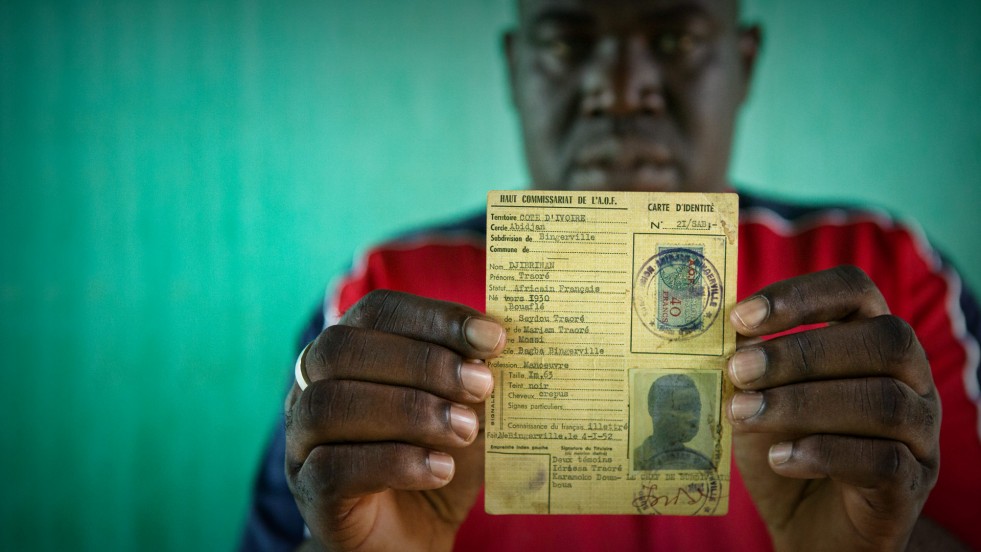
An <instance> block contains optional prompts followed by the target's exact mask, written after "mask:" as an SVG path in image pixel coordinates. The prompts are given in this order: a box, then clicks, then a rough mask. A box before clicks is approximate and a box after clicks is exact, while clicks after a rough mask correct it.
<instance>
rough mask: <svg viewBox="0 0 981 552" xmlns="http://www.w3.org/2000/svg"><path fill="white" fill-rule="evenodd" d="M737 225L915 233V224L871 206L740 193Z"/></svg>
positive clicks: (778, 229)
mask: <svg viewBox="0 0 981 552" xmlns="http://www.w3.org/2000/svg"><path fill="white" fill-rule="evenodd" d="M739 222H740V224H742V225H761V226H766V227H769V228H771V229H772V230H774V231H775V232H777V233H779V234H797V233H802V232H806V231H809V230H814V229H819V228H822V227H842V226H854V225H868V226H869V227H870V228H877V229H880V230H902V231H905V232H908V231H910V227H914V231H915V224H912V223H909V222H908V221H900V220H899V219H898V218H897V217H896V216H894V215H893V214H891V213H889V212H888V211H886V210H884V209H881V208H878V207H876V206H872V205H858V204H852V203H845V202H829V201H801V200H789V199H786V198H781V197H778V196H769V195H764V194H759V193H756V192H740V193H739Z"/></svg>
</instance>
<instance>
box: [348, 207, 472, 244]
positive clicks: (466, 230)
mask: <svg viewBox="0 0 981 552" xmlns="http://www.w3.org/2000/svg"><path fill="white" fill-rule="evenodd" d="M486 220H487V215H486V213H485V211H478V212H473V213H470V214H467V215H464V216H461V217H457V218H455V219H451V220H449V221H444V222H441V223H436V224H432V225H428V226H422V227H418V228H413V229H410V230H408V231H406V232H402V233H400V234H396V235H395V236H393V237H391V238H388V239H386V240H383V241H381V242H379V243H377V244H375V245H372V246H371V247H369V248H368V249H367V250H366V253H365V254H372V253H377V252H399V251H407V250H412V249H416V248H420V247H426V246H459V245H462V246H479V247H483V246H484V239H485V237H486V235H487V226H486V222H485V221H486Z"/></svg>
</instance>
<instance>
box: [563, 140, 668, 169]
mask: <svg viewBox="0 0 981 552" xmlns="http://www.w3.org/2000/svg"><path fill="white" fill-rule="evenodd" d="M673 161H674V156H673V155H671V150H670V149H669V148H668V147H667V146H665V145H663V144H660V143H657V142H652V141H648V140H643V139H641V138H610V139H607V140H602V141H600V142H596V143H592V144H588V145H586V146H584V147H582V148H581V149H580V150H579V152H578V153H577V154H576V155H575V156H574V157H573V166H574V168H576V167H580V166H599V167H618V168H637V167H639V166H641V165H655V166H665V165H668V164H671V163H672V162H673Z"/></svg>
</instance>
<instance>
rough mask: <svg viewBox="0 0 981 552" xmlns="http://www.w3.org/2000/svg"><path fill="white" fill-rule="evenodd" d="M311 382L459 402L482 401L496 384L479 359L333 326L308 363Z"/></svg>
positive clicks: (307, 358)
mask: <svg viewBox="0 0 981 552" xmlns="http://www.w3.org/2000/svg"><path fill="white" fill-rule="evenodd" d="M304 364H305V372H306V375H307V378H308V380H309V381H310V382H311V383H312V382H316V381H320V380H325V379H329V380H358V381H366V382H375V383H385V384H389V385H401V386H406V387H412V388H415V389H420V390H423V391H427V392H429V393H433V394H435V395H438V396H440V397H443V398H445V399H448V400H451V401H456V402H468V403H474V402H480V401H483V400H484V399H486V398H487V395H489V394H490V391H491V388H492V387H493V385H494V379H493V376H492V375H491V372H490V370H489V369H488V368H487V366H485V365H484V363H483V361H480V360H465V359H464V358H463V357H461V356H460V355H459V354H457V353H455V352H453V351H452V350H450V349H448V348H446V347H443V346H440V345H436V344H433V343H429V342H426V341H417V340H414V339H410V338H408V337H402V336H399V335H393V334H386V333H383V332H379V331H376V330H368V329H362V328H355V327H352V326H331V327H329V328H327V329H326V330H324V331H323V332H322V333H321V334H320V336H319V337H317V339H316V340H315V341H314V342H313V343H312V344H311V346H310V349H309V351H308V352H307V354H306V356H305V358H304Z"/></svg>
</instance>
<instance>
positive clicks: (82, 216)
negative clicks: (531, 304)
mask: <svg viewBox="0 0 981 552" xmlns="http://www.w3.org/2000/svg"><path fill="white" fill-rule="evenodd" d="M853 4H855V3H853V2H844V1H830V2H829V1H825V2H817V1H814V2H806V3H804V2H789V3H788V2H779V1H777V0H757V1H755V2H750V4H749V6H748V9H747V10H746V11H747V13H748V15H749V17H750V18H752V19H754V20H758V21H762V22H763V24H764V25H765V27H766V29H767V40H766V49H765V53H764V56H763V59H762V62H761V66H760V68H759V74H758V80H757V83H756V88H755V89H754V91H753V98H752V100H751V103H750V105H749V108H748V110H747V112H746V113H745V114H744V117H743V121H742V122H743V127H742V130H741V133H740V136H739V145H738V148H737V156H736V159H735V162H734V170H733V174H734V177H735V178H736V179H737V180H738V181H742V182H746V183H748V184H749V187H751V188H752V189H754V190H762V191H771V192H778V193H781V194H783V195H787V196H791V197H801V198H835V199H844V200H848V201H853V202H866V201H870V202H873V203H875V204H877V205H880V206H884V207H887V208H888V209H890V210H892V211H894V212H897V213H899V214H902V215H904V216H908V217H913V218H916V219H919V220H920V221H921V222H922V223H923V226H924V227H925V230H926V232H927V234H928V235H930V236H931V237H933V238H934V239H935V240H936V241H937V242H938V243H939V244H940V245H941V246H942V247H943V248H944V249H945V250H946V251H947V252H948V253H949V254H950V255H951V256H952V257H953V259H954V260H955V261H956V262H957V263H958V264H959V265H960V266H961V267H962V268H963V269H964V271H965V272H966V273H967V274H968V275H969V277H968V279H969V281H971V282H972V283H973V285H974V286H975V287H976V288H977V287H979V286H981V248H979V247H978V245H979V240H978V238H977V235H978V233H977V231H976V229H975V226H974V224H975V223H976V216H975V213H976V211H977V209H978V208H979V206H981V160H979V159H981V155H979V153H981V151H979V150H981V148H979V145H981V107H979V106H981V102H978V98H981V71H979V70H978V67H979V61H981V34H979V33H977V32H976V29H977V28H979V27H981V4H978V3H977V2H976V0H959V1H954V2H949V3H946V4H945V5H944V7H943V9H942V10H939V11H932V10H931V9H930V6H931V3H929V2H926V1H923V2H899V3H897V2H884V1H878V2H868V3H858V4H861V7H859V8H855V7H853ZM846 8H847V9H846ZM509 10H510V8H509V3H508V2H507V1H505V0H481V1H474V0H468V1H466V2H461V1H451V0H443V1H436V0H426V1H419V0H414V1H412V2H405V1H395V0H391V1H363V2H339V1H331V2H313V1H303V2H285V3H280V2H261V1H257V0H251V1H241V2H239V1H232V0H214V1H204V2H199V1H190V0H168V1H163V0H157V1H153V2H133V1H123V0H101V1H91V2H81V1H79V2H72V1H67V0H66V1H63V2H52V1H30V2H28V1H23V0H10V1H7V2H3V3H0V186H2V188H0V416H2V420H3V422H2V423H0V442H2V443H3V447H4V454H3V455H2V457H0V473H2V474H3V476H2V477H3V479H2V488H3V490H2V491H0V549H3V550H63V549H69V548H71V549H80V550H133V549H140V548H144V549H150V550H173V551H186V550H215V549H218V550H222V549H226V550H227V549H230V548H232V547H233V546H234V543H235V540H236V538H237V534H238V531H239V525H240V521H241V519H242V517H243V515H244V511H245V508H246V496H247V492H248V490H247V488H248V485H249V479H250V478H251V476H252V472H253V469H254V465H255V461H256V458H257V455H258V454H259V450H260V449H261V447H262V444H263V442H264V440H265V439H266V436H267V434H268V430H269V427H270V423H271V421H272V419H273V416H274V414H275V412H276V411H277V410H278V409H279V408H280V405H281V395H282V391H283V389H284V387H285V382H286V376H287V372H288V369H289V367H290V366H291V364H292V356H293V355H292V347H293V340H294V336H295V334H296V333H297V331H298V330H299V328H300V326H301V324H302V322H303V321H304V319H305V318H306V316H307V314H308V313H309V312H310V310H311V309H312V308H313V307H314V305H315V304H316V302H317V301H318V299H319V297H320V294H321V293H322V290H323V286H324V284H326V282H327V281H328V279H329V278H330V276H331V275H332V274H334V273H335V272H336V271H337V270H339V269H341V268H343V267H344V266H345V265H346V264H347V263H348V261H349V259H350V258H351V256H352V255H353V254H354V252H356V251H357V250H358V249H359V248H361V247H363V246H365V245H366V244H367V243H369V242H370V241H372V240H376V239H378V238H380V237H382V236H385V235H388V234H391V233H392V232H396V231H398V230H400V229H404V228H406V227H409V226H413V225H417V224H420V223H423V222H425V221H430V220H433V219H439V218H446V217H449V216H452V215H453V214H455V213H459V212H461V211H465V210H469V209H472V208H476V207H478V206H479V205H480V203H481V201H482V198H483V192H484V191H485V190H487V189H489V188H501V187H515V186H520V185H522V184H523V183H524V182H525V180H526V177H525V175H524V170H523V167H522V165H521V157H520V147H519V144H518V143H517V133H516V127H515V121H514V117H513V115H512V113H511V112H510V110H509V107H508V103H507V95H506V90H505V88H504V71H503V67H502V64H501V59H500V56H499V55H498V51H497V47H498V35H499V32H500V30H501V29H502V28H503V27H504V26H505V25H506V22H507V21H508V19H509V17H510V11H509Z"/></svg>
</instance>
